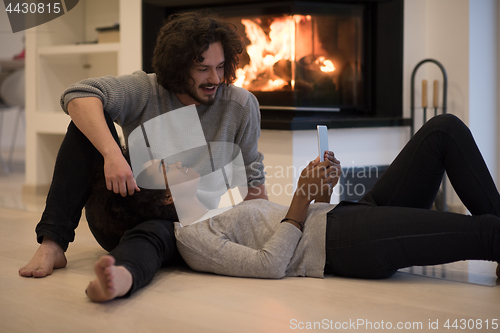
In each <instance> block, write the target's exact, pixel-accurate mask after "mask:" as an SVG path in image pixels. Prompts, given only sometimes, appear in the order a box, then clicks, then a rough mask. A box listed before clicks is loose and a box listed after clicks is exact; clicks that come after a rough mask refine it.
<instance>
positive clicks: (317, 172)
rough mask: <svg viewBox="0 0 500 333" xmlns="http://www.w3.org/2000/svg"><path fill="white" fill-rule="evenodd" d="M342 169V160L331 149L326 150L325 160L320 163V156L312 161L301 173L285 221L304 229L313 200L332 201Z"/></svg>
mask: <svg viewBox="0 0 500 333" xmlns="http://www.w3.org/2000/svg"><path fill="white" fill-rule="evenodd" d="M340 170H341V166H340V161H339V160H337V159H336V158H335V155H334V153H333V152H331V151H328V152H325V161H324V162H321V163H320V162H319V157H317V158H316V159H315V160H314V161H311V163H309V165H308V166H307V167H306V168H305V169H304V170H302V172H301V174H300V178H299V181H298V183H297V190H296V191H295V193H294V195H293V199H292V203H291V204H290V209H289V210H288V213H287V214H286V217H285V220H286V221H285V222H288V223H291V224H293V225H295V226H296V227H297V228H299V229H302V225H301V224H303V223H304V221H305V218H306V215H307V210H308V209H309V205H310V203H311V201H313V200H315V201H316V202H330V196H331V194H332V189H333V188H334V187H335V185H337V183H338V181H339V177H340ZM297 222H298V223H297Z"/></svg>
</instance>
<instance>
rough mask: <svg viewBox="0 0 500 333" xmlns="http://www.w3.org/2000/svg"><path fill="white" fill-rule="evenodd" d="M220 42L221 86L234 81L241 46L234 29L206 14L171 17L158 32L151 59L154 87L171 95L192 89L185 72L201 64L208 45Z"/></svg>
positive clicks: (198, 12) (228, 24)
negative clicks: (156, 85) (222, 56)
mask: <svg viewBox="0 0 500 333" xmlns="http://www.w3.org/2000/svg"><path fill="white" fill-rule="evenodd" d="M215 42H221V43H222V47H223V49H224V58H225V62H224V78H223V80H222V82H223V83H224V84H230V83H233V82H234V81H235V80H236V70H237V68H238V62H239V55H240V54H241V53H242V52H243V43H242V41H241V38H240V36H239V35H238V33H237V32H236V27H235V26H234V25H232V24H230V23H226V22H223V21H222V20H221V19H220V18H219V17H218V16H216V15H214V14H212V13H209V12H207V11H195V12H187V13H182V14H174V15H172V16H170V17H169V18H168V19H167V22H166V23H165V24H164V25H163V27H162V28H161V29H160V32H159V34H158V38H157V40H156V46H155V49H154V55H153V68H154V71H155V73H156V76H157V79H158V83H159V84H160V85H162V86H163V87H164V88H165V89H167V90H170V91H172V92H174V93H178V94H184V93H187V92H188V91H189V88H190V86H191V85H192V78H191V77H190V76H189V69H190V68H191V67H192V66H193V63H194V62H203V60H204V59H203V57H202V56H201V54H202V53H203V52H205V51H206V50H207V49H208V47H209V45H210V44H212V43H215Z"/></svg>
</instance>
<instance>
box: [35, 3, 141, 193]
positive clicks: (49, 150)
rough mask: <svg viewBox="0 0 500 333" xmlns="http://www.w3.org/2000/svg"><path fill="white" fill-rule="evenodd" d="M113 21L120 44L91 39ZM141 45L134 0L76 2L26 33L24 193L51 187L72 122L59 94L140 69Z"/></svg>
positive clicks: (137, 12)
mask: <svg viewBox="0 0 500 333" xmlns="http://www.w3.org/2000/svg"><path fill="white" fill-rule="evenodd" d="M115 23H120V42H118V43H105V44H97V43H92V42H93V41H95V40H97V32H96V30H95V28H97V27H104V26H111V25H113V24H115ZM141 45H142V41H141V1H137V0H106V1H101V0H80V1H79V3H78V5H77V6H76V7H75V8H73V9H72V10H70V11H69V12H67V13H66V14H64V15H62V16H61V17H59V18H57V19H55V20H53V21H50V22H48V23H45V24H43V25H41V26H38V27H35V28H32V29H29V30H27V31H26V182H25V191H26V192H29V193H45V192H46V191H47V189H48V186H49V185H50V181H51V179H52V173H53V169H54V162H55V158H56V155H57V152H58V149H59V146H60V144H61V142H62V140H63V138H64V134H65V133H66V128H67V126H68V124H69V122H70V120H71V119H70V117H69V116H68V115H66V114H65V113H64V112H63V111H62V109H61V106H60V102H59V100H60V96H61V94H62V92H63V91H64V90H65V89H66V88H67V87H68V86H69V85H71V84H73V83H76V82H78V81H80V80H83V79H86V78H89V77H100V76H104V75H114V76H116V75H122V74H129V73H132V72H134V71H136V70H139V69H141V67H142V50H141ZM68 181H71V180H70V179H68Z"/></svg>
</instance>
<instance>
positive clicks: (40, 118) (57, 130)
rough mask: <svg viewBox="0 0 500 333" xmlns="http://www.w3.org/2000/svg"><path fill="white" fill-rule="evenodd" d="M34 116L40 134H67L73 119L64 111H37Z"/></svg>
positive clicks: (34, 122)
mask: <svg viewBox="0 0 500 333" xmlns="http://www.w3.org/2000/svg"><path fill="white" fill-rule="evenodd" d="M32 118H33V124H36V125H35V126H36V132H37V133H38V134H66V130H67V129H68V125H69V122H70V121H71V118H70V117H69V116H68V115H67V114H66V113H64V112H63V111H53V112H35V113H34V114H33V116H32Z"/></svg>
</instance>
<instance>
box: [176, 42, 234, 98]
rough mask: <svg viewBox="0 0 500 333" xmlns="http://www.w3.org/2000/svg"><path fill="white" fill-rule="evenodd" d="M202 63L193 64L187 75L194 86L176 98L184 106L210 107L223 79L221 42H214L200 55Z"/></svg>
mask: <svg viewBox="0 0 500 333" xmlns="http://www.w3.org/2000/svg"><path fill="white" fill-rule="evenodd" d="M201 56H202V57H203V62H194V63H193V66H192V67H191V68H190V69H189V75H190V76H191V78H192V79H193V82H194V84H193V85H192V86H191V88H190V89H189V92H187V93H186V94H178V95H177V97H178V98H179V100H180V101H181V103H182V104H184V105H191V104H195V105H200V104H203V105H212V104H214V102H215V94H216V93H217V88H218V87H219V84H220V83H221V81H222V79H223V77H224V60H225V58H224V49H223V47H222V43H221V42H215V43H212V44H210V45H209V46H208V49H207V50H206V51H205V52H203V53H202V54H201Z"/></svg>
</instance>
